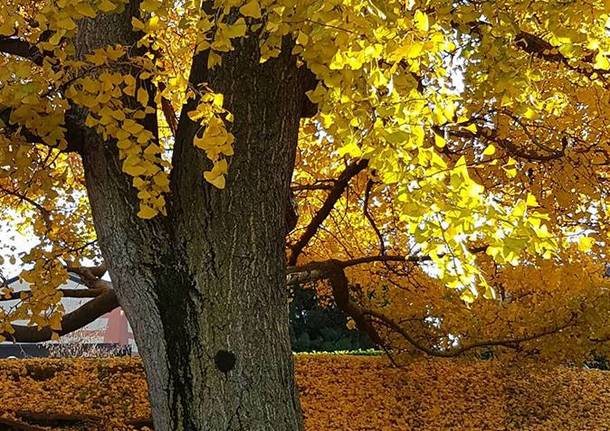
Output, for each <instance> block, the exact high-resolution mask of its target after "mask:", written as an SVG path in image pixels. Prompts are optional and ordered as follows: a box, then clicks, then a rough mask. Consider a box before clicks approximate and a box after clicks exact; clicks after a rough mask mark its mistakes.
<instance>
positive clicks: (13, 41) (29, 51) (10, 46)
mask: <svg viewBox="0 0 610 431" xmlns="http://www.w3.org/2000/svg"><path fill="white" fill-rule="evenodd" d="M0 53H3V54H8V55H15V56H17V57H21V58H23V59H26V60H30V61H31V62H32V63H34V64H36V65H38V66H41V65H42V63H43V60H44V56H43V54H42V53H41V52H40V51H39V50H38V48H36V47H35V46H34V45H32V44H30V43H29V42H26V41H25V40H21V39H17V38H13V37H0Z"/></svg>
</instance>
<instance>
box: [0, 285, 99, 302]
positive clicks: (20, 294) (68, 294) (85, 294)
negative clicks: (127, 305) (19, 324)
mask: <svg viewBox="0 0 610 431" xmlns="http://www.w3.org/2000/svg"><path fill="white" fill-rule="evenodd" d="M57 290H58V291H59V292H61V294H62V296H63V297H64V298H97V297H98V296H100V295H101V294H103V293H105V292H107V291H108V288H104V287H98V288H95V289H57ZM31 296H32V292H31V291H30V290H18V291H14V292H9V293H8V294H5V295H3V296H2V297H0V302H3V301H15V300H18V299H27V298H29V297H31Z"/></svg>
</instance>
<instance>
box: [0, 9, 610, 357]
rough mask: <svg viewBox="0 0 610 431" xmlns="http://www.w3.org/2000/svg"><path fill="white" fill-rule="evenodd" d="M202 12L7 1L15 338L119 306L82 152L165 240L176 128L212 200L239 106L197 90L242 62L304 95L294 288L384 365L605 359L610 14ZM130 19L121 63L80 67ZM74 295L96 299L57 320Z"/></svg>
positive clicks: (108, 56)
mask: <svg viewBox="0 0 610 431" xmlns="http://www.w3.org/2000/svg"><path fill="white" fill-rule="evenodd" d="M203 3H204V4H203V7H202V6H201V2H198V1H189V0H172V1H168V0H144V1H141V2H126V1H123V0H83V1H65V0H57V1H36V2H23V1H13V0H0V211H1V214H2V219H3V220H5V221H6V223H8V224H12V225H14V226H18V227H19V229H20V230H22V231H23V232H26V233H27V234H28V235H32V236H35V237H36V238H37V241H38V244H37V245H36V246H35V247H34V248H33V249H32V250H31V251H30V252H29V253H27V254H26V255H24V256H20V258H21V260H22V261H23V263H24V270H23V272H22V273H21V277H22V279H23V280H25V281H26V282H28V283H30V286H31V288H30V291H29V292H22V293H15V292H13V291H12V290H11V289H10V287H8V286H5V287H4V289H3V294H4V299H7V300H8V299H19V302H18V304H17V305H16V306H14V307H11V308H10V309H0V324H1V325H2V330H1V331H0V332H3V333H4V338H8V339H11V338H13V339H17V340H19V339H28V340H29V339H41V338H48V337H52V336H53V337H54V336H56V335H57V334H62V333H65V332H67V331H69V330H73V329H76V328H77V327H79V326H81V325H82V324H84V323H86V322H87V321H90V320H92V319H94V318H95V317H97V316H99V315H101V314H103V313H105V312H106V311H108V310H109V309H111V308H113V307H116V306H117V300H116V297H115V296H114V293H113V291H112V286H111V284H110V283H109V282H107V281H104V280H102V279H101V277H102V275H103V274H104V273H105V272H106V267H105V264H104V262H103V257H102V255H101V253H100V250H99V248H98V246H97V243H96V232H95V230H94V228H93V222H92V219H91V217H92V216H91V210H90V203H89V201H88V197H87V193H86V190H85V184H84V172H83V167H82V164H81V160H80V156H79V153H80V152H82V150H83V148H85V147H86V146H87V145H88V141H87V138H86V134H85V133H83V130H84V129H87V130H93V131H95V132H96V133H97V134H98V135H100V136H102V137H103V138H104V139H105V140H107V141H109V142H114V143H115V144H116V147H117V148H118V153H119V157H120V161H121V169H122V172H123V173H124V175H127V176H128V177H129V178H130V181H131V182H132V186H133V188H134V189H135V190H136V191H137V196H138V198H139V209H138V216H139V217H140V218H142V219H155V218H164V217H167V200H168V198H167V197H168V196H171V194H172V193H174V190H172V188H171V186H170V178H171V175H172V172H173V171H175V170H176V169H180V166H178V165H177V163H178V162H180V163H188V160H184V159H182V160H181V159H180V157H175V152H174V142H175V140H176V134H177V133H178V134H179V133H180V129H179V127H178V125H179V122H182V121H189V119H190V121H191V122H194V123H196V124H197V125H198V126H197V132H196V133H195V138H194V139H193V142H192V144H193V145H194V146H195V147H196V148H197V149H199V150H200V151H201V152H202V154H205V156H206V157H207V168H206V169H204V170H202V171H201V173H200V181H201V182H208V183H210V184H211V185H212V186H213V187H215V188H218V189H224V188H225V187H226V186H227V178H228V176H229V175H230V173H231V168H232V167H231V161H232V158H233V157H234V154H235V152H234V140H235V139H234V136H233V134H232V124H233V122H234V120H235V118H234V115H233V113H232V112H230V110H229V109H227V108H226V105H227V104H226V100H225V99H226V98H227V97H230V98H232V100H234V99H235V98H239V97H240V95H239V94H224V93H222V92H220V91H218V90H217V89H215V88H211V87H210V86H209V85H208V82H206V80H205V79H202V80H199V81H193V80H192V79H190V78H189V76H190V74H191V73H190V70H191V68H192V67H193V64H199V65H200V66H198V67H203V68H206V69H207V70H214V68H217V67H219V66H220V65H222V64H223V61H226V58H227V56H230V55H231V52H232V51H233V50H234V48H235V46H237V45H239V44H240V43H242V41H243V40H244V39H248V40H252V39H255V40H256V41H257V44H256V46H257V47H258V49H259V52H258V53H257V55H258V56H259V58H260V62H267V61H272V60H273V59H274V58H276V57H277V56H279V55H280V54H281V53H282V52H283V51H285V50H286V49H289V50H290V51H291V52H292V54H293V55H295V56H296V57H297V59H298V60H297V61H298V63H299V66H300V68H301V69H302V70H306V71H307V73H308V74H309V76H310V83H311V85H310V88H309V91H308V93H307V94H308V97H309V101H310V103H308V104H307V105H308V106H306V107H304V108H303V109H304V111H306V113H307V115H305V117H307V118H305V119H303V120H302V121H301V126H300V133H299V144H298V150H297V151H298V153H297V161H296V168H295V171H294V174H293V176H292V185H291V191H292V196H286V199H287V200H290V201H291V202H292V205H291V206H292V207H293V209H296V213H298V220H296V217H295V214H287V218H290V219H291V220H293V221H294V223H293V229H292V230H291V232H290V233H289V234H288V236H287V246H286V255H287V261H288V278H287V284H288V285H291V284H296V283H299V284H311V285H313V286H315V287H316V288H317V289H318V290H319V292H320V294H326V295H328V298H329V299H331V300H334V301H336V303H337V305H338V306H339V307H340V308H341V309H342V310H343V311H344V312H346V313H347V314H348V315H349V316H351V319H353V320H352V321H353V323H354V324H356V325H358V326H359V327H360V328H361V329H364V330H366V331H367V332H368V333H369V335H370V336H371V338H372V339H373V340H374V341H376V342H377V343H379V344H381V345H383V346H386V347H387V348H391V349H393V350H399V351H403V350H405V349H406V350H408V351H423V352H425V353H428V354H432V355H440V356H453V355H457V354H462V353H466V352H473V351H480V350H481V349H483V350H489V349H495V350H498V351H499V352H500V351H502V352H517V353H519V354H527V355H529V354H544V355H547V356H549V357H554V358H567V359H571V360H574V359H576V360H586V359H587V358H588V357H589V356H590V355H591V354H593V353H595V354H598V353H605V352H606V350H607V348H608V347H607V345H608V341H609V340H610V328H609V327H608V325H607V316H608V312H610V296H609V295H608V290H607V289H608V287H610V286H609V283H608V281H607V280H606V279H605V278H604V268H605V260H607V241H608V232H609V230H608V212H609V207H608V204H609V203H610V202H609V201H608V199H609V197H608V180H609V177H608V175H609V173H610V171H609V168H608V167H609V165H610V139H609V134H610V118H609V116H610V108H609V107H610V37H609V32H610V2H608V1H607V0H590V1H584V0H583V1H565V0H561V1H560V0H553V1H545V2H542V1H538V2H536V1H534V2H529V1H528V2H526V1H521V0H511V1H506V2H503V3H502V7H499V5H498V4H497V3H496V2H491V1H484V0H483V1H469V0H464V1H456V2H446V1H437V0H408V1H403V0H400V1H398V0H388V1H379V0H332V1H329V0H307V1H294V0H249V1H240V0H216V1H214V2H207V1H206V2H203ZM134 4H135V5H136V6H135V7H136V11H134V13H133V16H132V21H131V22H132V25H133V31H134V34H135V35H136V36H137V37H135V38H134V42H133V43H132V44H124V45H110V44H109V45H106V46H103V47H102V48H96V49H94V50H92V51H90V52H83V51H82V49H83V48H82V46H76V45H75V44H74V37H75V35H76V34H77V33H78V32H79V31H83V29H85V30H86V29H87V28H88V27H87V26H91V25H92V23H93V18H95V17H96V16H99V15H101V14H116V13H123V12H124V10H125V8H133V7H134V6H133V5H134ZM138 8H139V9H138ZM85 45H86V41H85ZM194 58H195V63H194V60H193V59H194ZM202 59H203V60H202ZM201 60H202V61H201ZM237 79H239V77H237ZM256 85H257V83H255V84H254V87H253V88H256ZM253 91H254V90H253ZM309 105H311V106H309ZM186 117H188V118H186ZM185 118H186V119H185ZM269 121H277V122H282V121H286V119H284V118H274V119H269ZM269 157H273V155H269ZM16 257H17V256H13V255H11V253H10V250H6V253H5V256H4V258H5V259H7V260H11V261H14V259H15V258H16ZM88 261H94V262H96V263H97V264H99V265H98V266H93V267H91V266H86V265H87V264H86V262H88ZM69 272H74V273H76V274H78V275H80V276H81V277H82V279H83V281H84V282H85V284H87V286H88V287H89V291H90V293H91V296H92V297H93V298H94V299H92V301H91V302H90V303H89V305H88V307H87V308H85V309H82V310H77V311H76V312H74V313H76V314H74V313H71V314H69V315H65V316H64V315H63V309H62V306H61V304H60V301H61V298H62V295H70V294H73V292H62V291H61V290H60V286H61V285H62V284H63V283H64V282H65V280H66V279H67V276H68V273H69ZM16 320H27V321H29V323H30V324H31V325H37V326H39V327H46V329H45V330H43V331H38V330H31V329H29V328H27V327H23V326H18V325H15V324H14V322H15V321H16Z"/></svg>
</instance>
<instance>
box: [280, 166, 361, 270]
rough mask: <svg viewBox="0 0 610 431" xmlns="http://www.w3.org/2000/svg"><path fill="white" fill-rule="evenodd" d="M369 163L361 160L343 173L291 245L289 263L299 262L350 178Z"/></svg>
mask: <svg viewBox="0 0 610 431" xmlns="http://www.w3.org/2000/svg"><path fill="white" fill-rule="evenodd" d="M368 165H369V162H368V160H360V161H359V162H356V163H353V164H351V165H349V166H348V167H347V168H346V169H345V170H344V171H343V172H342V173H341V175H340V176H339V178H338V179H337V182H336V183H335V184H334V186H333V188H332V190H331V191H330V193H329V194H328V196H327V197H326V200H325V201H324V204H323V205H322V207H321V208H320V209H319V210H318V212H317V213H316V215H314V217H313V218H312V219H311V222H310V223H309V226H307V227H306V228H305V232H304V233H303V235H301V237H300V238H299V240H298V241H297V242H296V243H294V244H293V245H292V246H291V247H290V249H291V254H290V259H289V260H288V264H289V265H295V264H296V263H297V259H298V258H299V255H300V254H301V252H302V251H303V249H304V248H305V247H306V246H307V244H308V243H309V241H310V240H311V239H312V238H313V237H314V236H315V234H316V232H318V229H319V228H320V226H321V225H322V223H324V220H326V218H327V217H328V216H329V215H330V213H331V212H332V210H333V208H334V207H335V204H336V203H337V201H338V200H339V198H341V196H342V195H343V193H344V192H345V190H346V189H347V186H348V185H349V182H350V180H351V179H352V178H354V177H355V176H356V175H358V174H359V173H360V172H362V171H363V170H365V169H366V168H367V167H368Z"/></svg>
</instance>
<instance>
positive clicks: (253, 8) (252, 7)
mask: <svg viewBox="0 0 610 431" xmlns="http://www.w3.org/2000/svg"><path fill="white" fill-rule="evenodd" d="M239 12H240V13H241V14H242V15H243V16H248V17H251V18H257V19H258V18H260V17H261V16H262V15H261V7H260V5H259V4H258V0H251V1H249V2H248V3H246V4H245V5H243V6H242V7H240V8H239Z"/></svg>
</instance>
